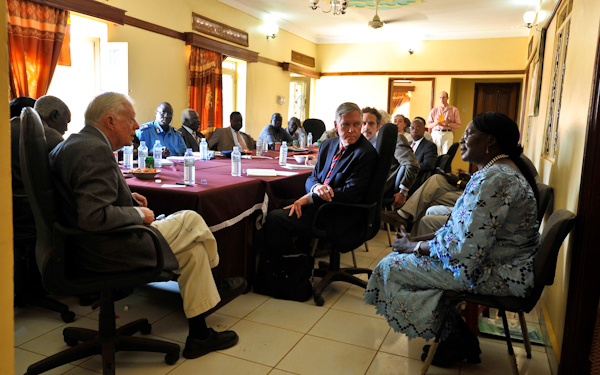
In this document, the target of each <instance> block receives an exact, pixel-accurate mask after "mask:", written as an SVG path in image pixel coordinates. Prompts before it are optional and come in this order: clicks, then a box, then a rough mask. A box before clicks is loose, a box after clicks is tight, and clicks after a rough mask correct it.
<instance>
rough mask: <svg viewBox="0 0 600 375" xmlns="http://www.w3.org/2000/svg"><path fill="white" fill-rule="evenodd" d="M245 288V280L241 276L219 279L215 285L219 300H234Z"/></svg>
mask: <svg viewBox="0 0 600 375" xmlns="http://www.w3.org/2000/svg"><path fill="white" fill-rule="evenodd" d="M247 287H248V283H247V282H246V279H244V278H243V277H241V276H239V277H230V278H227V279H224V278H220V280H219V283H217V290H218V291H219V295H220V296H221V299H225V298H235V297H237V296H239V295H240V294H242V293H243V292H244V290H246V288H247Z"/></svg>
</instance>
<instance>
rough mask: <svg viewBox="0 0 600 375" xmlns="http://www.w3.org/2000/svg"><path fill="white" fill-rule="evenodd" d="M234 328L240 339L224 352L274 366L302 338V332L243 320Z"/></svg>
mask: <svg viewBox="0 0 600 375" xmlns="http://www.w3.org/2000/svg"><path fill="white" fill-rule="evenodd" d="M231 329H233V330H234V331H235V332H236V333H237V334H238V336H239V337H240V341H239V342H238V343H237V345H236V346H234V347H232V348H229V349H227V350H224V351H223V354H226V355H230V356H233V357H237V358H241V359H246V360H250V361H253V362H257V363H260V364H263V365H267V366H271V367H274V366H275V365H276V364H277V363H278V362H279V361H281V359H282V358H283V357H284V356H285V355H286V354H287V353H288V352H289V351H290V350H291V349H292V348H293V347H294V345H296V343H297V342H298V341H300V339H301V338H302V334H301V333H298V332H293V331H289V330H285V329H282V328H277V327H273V326H268V325H264V324H259V323H254V322H250V321H247V320H242V321H240V322H239V323H237V324H236V325H234V326H233V327H232V328H231Z"/></svg>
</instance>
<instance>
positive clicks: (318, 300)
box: [314, 296, 325, 306]
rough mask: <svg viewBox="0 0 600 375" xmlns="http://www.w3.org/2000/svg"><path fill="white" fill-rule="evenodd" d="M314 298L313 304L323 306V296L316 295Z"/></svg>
mask: <svg viewBox="0 0 600 375" xmlns="http://www.w3.org/2000/svg"><path fill="white" fill-rule="evenodd" d="M314 300H315V305H317V306H323V304H324V303H325V299H323V297H321V296H318V297H317V296H315V298H314Z"/></svg>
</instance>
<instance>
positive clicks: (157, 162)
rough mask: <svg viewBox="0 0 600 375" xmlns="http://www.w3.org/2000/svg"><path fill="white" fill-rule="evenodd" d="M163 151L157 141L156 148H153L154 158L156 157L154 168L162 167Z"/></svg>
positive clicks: (155, 142)
mask: <svg viewBox="0 0 600 375" xmlns="http://www.w3.org/2000/svg"><path fill="white" fill-rule="evenodd" d="M162 151H163V148H162V146H161V145H160V141H159V140H158V139H157V140H156V141H154V147H153V148H152V156H154V168H160V167H162Z"/></svg>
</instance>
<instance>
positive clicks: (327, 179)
mask: <svg viewBox="0 0 600 375" xmlns="http://www.w3.org/2000/svg"><path fill="white" fill-rule="evenodd" d="M342 152H344V146H342V148H341V149H340V151H338V153H337V154H335V156H334V157H333V160H331V168H329V172H328V173H327V177H325V182H324V183H323V185H327V184H328V183H329V177H331V171H333V168H335V164H336V163H337V161H338V159H339V158H340V156H342Z"/></svg>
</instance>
